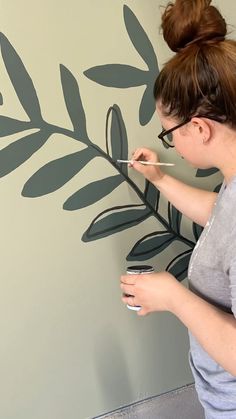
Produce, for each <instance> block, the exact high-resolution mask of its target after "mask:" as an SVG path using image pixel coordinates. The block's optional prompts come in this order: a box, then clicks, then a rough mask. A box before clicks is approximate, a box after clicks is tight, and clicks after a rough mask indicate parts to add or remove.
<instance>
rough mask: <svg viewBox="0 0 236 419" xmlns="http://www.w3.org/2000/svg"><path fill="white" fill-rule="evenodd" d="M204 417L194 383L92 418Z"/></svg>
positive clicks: (166, 418) (163, 418) (193, 418)
mask: <svg viewBox="0 0 236 419" xmlns="http://www.w3.org/2000/svg"><path fill="white" fill-rule="evenodd" d="M118 418H122V419H189V418H191V419H204V412H203V409H202V407H201V405H200V403H199V401H198V398H197V394H196V391H195V387H194V384H189V385H186V386H184V387H181V388H178V389H176V390H173V391H170V392H168V393H164V394H161V395H159V396H155V397H150V398H148V399H145V400H141V401H139V402H136V403H133V404H130V405H128V406H124V407H121V408H119V409H117V410H115V411H113V412H109V413H106V414H104V415H102V416H96V418H93V419H118Z"/></svg>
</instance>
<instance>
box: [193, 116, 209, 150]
mask: <svg viewBox="0 0 236 419" xmlns="http://www.w3.org/2000/svg"><path fill="white" fill-rule="evenodd" d="M191 122H192V124H193V126H194V128H195V135H196V136H197V137H198V138H199V139H200V140H201V142H202V143H203V144H206V143H207V142H208V141H209V140H210V139H211V137H212V127H211V124H210V123H209V122H208V121H206V120H205V119H203V118H198V117H193V118H192V119H191Z"/></svg>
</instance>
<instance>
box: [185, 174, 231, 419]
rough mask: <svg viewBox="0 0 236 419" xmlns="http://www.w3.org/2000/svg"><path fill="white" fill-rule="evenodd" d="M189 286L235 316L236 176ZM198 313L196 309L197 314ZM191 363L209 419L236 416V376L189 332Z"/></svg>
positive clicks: (206, 233) (197, 252) (192, 267)
mask: <svg viewBox="0 0 236 419" xmlns="http://www.w3.org/2000/svg"><path fill="white" fill-rule="evenodd" d="M188 279H189V288H190V289H191V290H192V291H193V292H195V293H196V294H198V295H200V296H201V297H202V298H204V299H205V300H207V301H208V302H210V303H212V304H214V305H216V306H217V307H219V308H221V309H222V310H225V311H227V312H229V313H232V315H234V317H236V176H235V177H234V178H233V179H232V180H231V182H230V183H229V184H228V185H227V187H226V185H225V184H223V185H222V188H221V190H220V193H219V195H218V198H217V200H216V203H215V205H214V208H213V211H212V215H211V217H210V219H209V221H208V222H207V224H206V226H205V228H204V230H203V232H202V234H201V237H200V239H199V241H198V243H197V244H196V246H195V249H194V251H193V253H192V256H191V259H190V263H189V269H188ZM197 315H198V313H196V316H197ZM189 337H190V355H189V359H190V366H191V369H192V372H193V375H194V379H195V385H196V390H197V392H198V397H199V400H200V402H201V404H202V405H203V407H204V409H205V415H206V418H207V419H224V418H227V419H236V377H234V376H232V375H231V374H229V373H228V372H226V371H225V370H224V369H223V368H222V367H221V366H220V365H219V364H217V363H216V362H215V361H214V360H213V359H212V358H211V357H210V356H209V355H208V354H207V353H206V352H205V351H204V349H203V348H202V347H201V345H200V344H199V343H198V341H197V340H196V338H195V337H194V336H193V335H192V334H191V333H190V332H189Z"/></svg>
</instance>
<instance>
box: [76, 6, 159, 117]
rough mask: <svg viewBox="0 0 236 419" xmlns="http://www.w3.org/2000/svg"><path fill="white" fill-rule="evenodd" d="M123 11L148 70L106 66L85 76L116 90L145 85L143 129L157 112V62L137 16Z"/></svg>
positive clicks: (94, 69)
mask: <svg viewBox="0 0 236 419" xmlns="http://www.w3.org/2000/svg"><path fill="white" fill-rule="evenodd" d="M123 11H124V21H125V26H126V30H127V32H128V35H129V37H130V40H131V42H132V44H133V46H134V47H135V49H136V51H137V53H138V54H139V55H140V56H141V58H142V59H143V60H144V62H145V64H146V65H147V67H148V69H147V70H140V69H139V68H135V67H132V66H130V65H125V64H107V65H100V66H96V67H93V68H90V69H88V70H86V71H85V72H84V75H85V76H86V77H88V78H89V79H90V80H92V81H94V82H96V83H98V84H101V85H103V86H107V87H113V88H114V87H115V88H120V89H125V88H128V87H137V86H143V85H146V86H147V87H146V89H145V92H144V94H143V97H142V99H141V102H140V107H139V122H140V124H141V125H146V124H148V122H150V120H151V118H152V116H153V114H154V112H155V109H156V106H155V101H154V99H153V87H154V82H155V80H156V77H157V76H158V74H159V67H158V61H157V57H156V54H155V52H154V48H153V46H152V44H151V42H150V40H149V38H148V36H147V34H146V32H145V31H144V29H143V27H142V26H141V24H140V23H139V21H138V19H137V17H136V16H135V14H134V13H133V12H132V10H131V9H130V8H129V7H128V6H126V5H125V6H124V9H123Z"/></svg>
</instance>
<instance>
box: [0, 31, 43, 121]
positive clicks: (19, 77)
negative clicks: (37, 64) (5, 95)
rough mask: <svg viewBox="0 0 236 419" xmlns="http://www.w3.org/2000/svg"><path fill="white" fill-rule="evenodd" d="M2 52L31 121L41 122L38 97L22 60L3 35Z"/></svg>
mask: <svg viewBox="0 0 236 419" xmlns="http://www.w3.org/2000/svg"><path fill="white" fill-rule="evenodd" d="M0 39H1V41H0V42H1V52H2V57H3V61H4V64H5V66H6V70H7V72H8V75H9V77H10V80H11V82H12V84H13V87H14V89H15V92H16V94H17V96H18V98H19V101H20V102H21V105H22V106H23V108H24V110H25V112H26V113H27V115H28V116H29V118H30V119H31V121H35V122H41V121H42V115H41V110H40V105H39V101H38V96H37V93H36V90H35V87H34V85H33V82H32V79H31V77H30V76H29V74H28V72H27V70H26V68H25V66H24V64H23V62H22V60H21V59H20V57H19V55H18V54H17V52H16V51H15V49H14V48H13V46H12V45H11V44H10V42H9V41H8V39H7V38H6V37H5V35H3V34H1V38H0Z"/></svg>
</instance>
